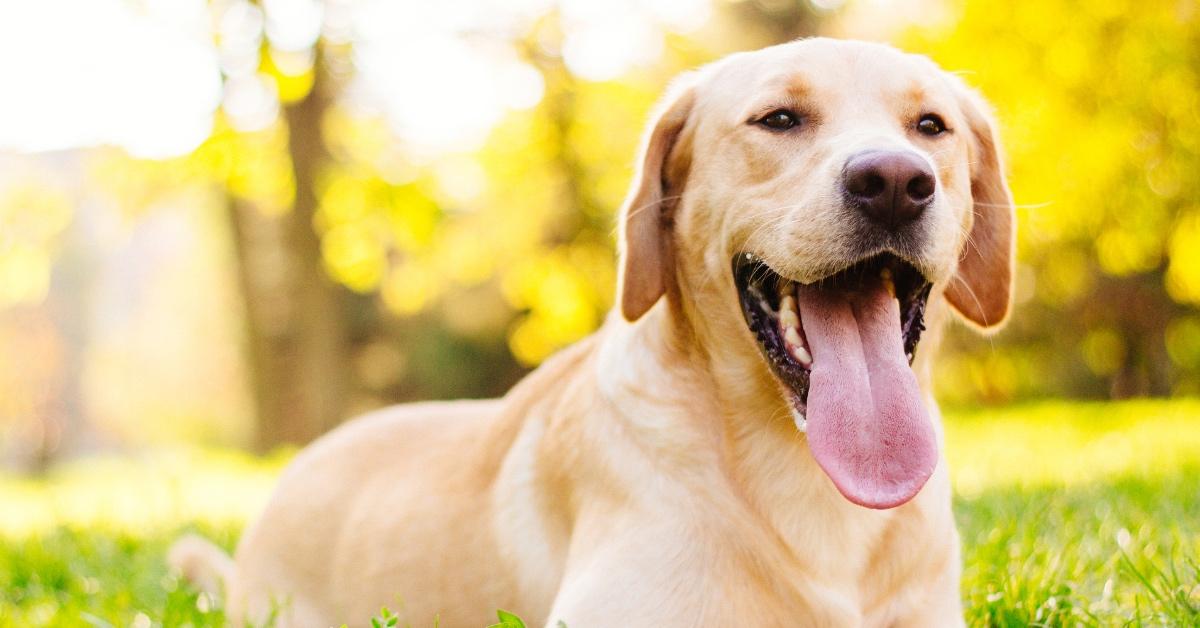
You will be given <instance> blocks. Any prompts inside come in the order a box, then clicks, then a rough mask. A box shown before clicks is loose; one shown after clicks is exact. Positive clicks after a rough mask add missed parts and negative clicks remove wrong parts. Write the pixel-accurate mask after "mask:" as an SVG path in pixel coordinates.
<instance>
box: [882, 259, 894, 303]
mask: <svg viewBox="0 0 1200 628" xmlns="http://www.w3.org/2000/svg"><path fill="white" fill-rule="evenodd" d="M879 278H880V279H882V280H883V287H884V288H885V289H887V291H888V294H889V295H891V297H892V298H893V299H894V298H896V282H895V281H893V280H892V269H890V268H888V267H886V266H884V267H883V268H882V269H881V270H880V271H879Z"/></svg>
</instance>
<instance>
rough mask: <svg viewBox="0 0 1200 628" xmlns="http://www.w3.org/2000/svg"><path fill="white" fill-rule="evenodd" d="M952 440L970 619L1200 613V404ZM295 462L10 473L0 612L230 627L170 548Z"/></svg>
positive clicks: (972, 432)
mask: <svg viewBox="0 0 1200 628" xmlns="http://www.w3.org/2000/svg"><path fill="white" fill-rule="evenodd" d="M946 438H947V450H948V456H949V461H950V464H951V468H952V473H953V475H954V478H955V480H954V481H955V490H956V494H957V500H956V505H955V507H956V511H957V514H958V521H959V527H960V530H961V532H962V537H963V543H964V565H965V567H964V578H963V597H964V600H965V602H966V605H967V609H968V610H967V616H968V620H969V623H971V624H972V625H995V626H1028V625H1046V626H1062V625H1069V626H1075V625H1101V626H1110V625H1170V626H1196V625H1200V401H1170V402H1167V401H1161V402H1159V401H1153V402H1152V401H1135V402H1125V403H1119V404H1072V403H1065V402H1044V403H1037V404H1031V405H1024V406H1020V407H1014V408H1007V409H1004V410H976V411H970V412H957V413H950V418H949V419H948V424H947V431H946ZM285 460H286V455H279V456H275V457H272V458H269V459H256V458H251V457H248V456H245V455H241V454H234V453H229V452H201V451H191V450H188V451H158V452H154V453H152V454H147V455H144V456H142V457H138V458H104V459H95V460H87V461H80V462H76V463H72V464H69V465H63V466H61V467H59V468H58V469H56V470H55V471H54V473H52V474H51V475H50V476H49V477H48V478H45V479H41V480H23V479H17V478H3V477H0V504H3V508H2V509H0V626H20V627H24V626H43V625H49V626H80V625H82V626H88V625H92V626H136V627H139V628H140V627H148V626H160V625H161V626H185V625H192V626H219V625H221V619H222V617H221V613H220V609H219V606H218V602H217V601H216V600H212V599H209V598H207V596H202V595H198V594H197V593H196V592H194V591H192V590H190V589H189V588H188V587H187V586H186V585H184V584H183V583H181V582H180V581H179V580H178V579H177V578H176V577H175V576H173V575H172V574H170V573H169V572H168V571H167V569H166V567H165V565H164V564H163V555H164V553H165V551H166V548H167V547H168V545H169V544H170V543H171V541H172V540H173V539H174V538H175V537H176V536H177V535H178V534H179V533H180V532H181V531H183V530H199V531H200V532H202V533H203V534H205V535H207V536H209V537H210V538H213V539H216V540H217V541H219V542H220V543H222V544H223V545H225V546H226V547H232V545H233V544H234V542H235V541H236V538H237V535H238V531H239V529H240V527H241V525H242V523H243V522H244V521H245V519H246V518H247V517H248V516H250V515H252V513H253V512H254V510H255V509H256V508H257V507H258V506H259V505H260V504H261V503H262V502H263V500H264V498H265V496H266V495H267V494H268V492H269V491H270V487H271V483H272V480H273V478H274V476H275V474H276V473H277V472H278V470H279V469H280V467H281V466H282V465H283V463H284V461H285ZM185 495H186V496H187V498H186V499H185V498H184V496H185ZM369 619H370V618H365V617H348V618H346V620H347V621H349V622H354V623H357V624H361V623H364V622H367V621H369ZM431 625H433V622H432V618H430V619H429V620H428V621H424V620H418V619H414V621H413V626H416V627H423V626H431ZM748 625H752V622H749V623H748Z"/></svg>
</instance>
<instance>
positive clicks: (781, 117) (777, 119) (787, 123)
mask: <svg viewBox="0 0 1200 628" xmlns="http://www.w3.org/2000/svg"><path fill="white" fill-rule="evenodd" d="M758 123H759V124H761V125H763V126H765V127H767V128H768V129H772V130H775V131H786V130H788V129H790V128H792V127H794V126H796V125H797V124H800V117H799V116H797V115H796V114H794V113H792V112H790V111H787V110H785V109H780V110H778V111H772V112H771V113H768V114H767V116H766V117H765V118H763V119H761V120H759V121H758Z"/></svg>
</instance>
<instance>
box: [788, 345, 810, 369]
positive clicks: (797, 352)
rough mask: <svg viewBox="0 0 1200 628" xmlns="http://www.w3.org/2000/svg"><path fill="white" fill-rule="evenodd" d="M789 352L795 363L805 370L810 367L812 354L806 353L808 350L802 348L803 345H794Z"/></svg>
mask: <svg viewBox="0 0 1200 628" xmlns="http://www.w3.org/2000/svg"><path fill="white" fill-rule="evenodd" d="M791 350H792V357H793V358H796V361H797V362H799V363H800V364H802V365H803V366H804V367H806V368H807V367H810V366H812V354H811V353H809V352H808V349H805V348H804V345H794V346H792V347H791Z"/></svg>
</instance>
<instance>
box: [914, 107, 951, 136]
mask: <svg viewBox="0 0 1200 628" xmlns="http://www.w3.org/2000/svg"><path fill="white" fill-rule="evenodd" d="M917 130H918V131H920V132H921V133H922V134H923V135H929V136H935V135H941V134H942V133H945V132H946V123H945V122H943V121H942V117H941V116H939V115H937V114H936V113H927V114H925V115H923V116H921V119H920V120H918V121H917Z"/></svg>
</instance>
